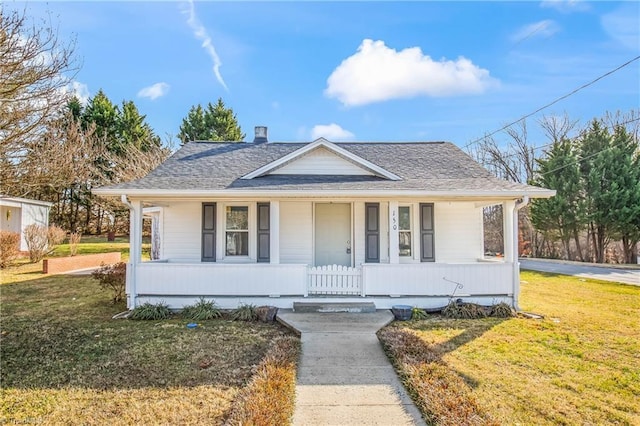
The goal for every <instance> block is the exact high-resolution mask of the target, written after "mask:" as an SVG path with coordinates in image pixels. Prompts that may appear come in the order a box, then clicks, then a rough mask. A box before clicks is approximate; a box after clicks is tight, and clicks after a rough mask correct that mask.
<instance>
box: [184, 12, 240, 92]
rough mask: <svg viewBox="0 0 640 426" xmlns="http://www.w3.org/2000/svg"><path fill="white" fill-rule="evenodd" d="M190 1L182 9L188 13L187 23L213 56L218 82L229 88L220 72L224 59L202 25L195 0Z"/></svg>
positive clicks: (226, 88)
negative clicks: (194, 3) (221, 59)
mask: <svg viewBox="0 0 640 426" xmlns="http://www.w3.org/2000/svg"><path fill="white" fill-rule="evenodd" d="M188 3H189V8H188V9H184V10H183V11H182V13H184V14H186V15H188V18H187V24H189V27H191V30H192V31H193V35H194V36H195V38H197V39H198V40H202V48H203V49H204V50H205V52H207V54H208V55H209V57H211V60H212V61H213V73H214V74H215V76H216V79H217V80H218V83H220V85H221V86H222V87H224V88H225V90H229V88H228V87H227V84H226V83H225V82H224V79H223V78H222V74H220V66H221V65H222V61H220V57H219V56H218V53H217V52H216V49H215V47H213V43H212V42H211V37H210V36H209V33H208V32H207V29H206V28H205V27H204V25H202V23H201V22H200V20H199V19H198V17H197V16H196V10H195V6H194V5H193V0H188Z"/></svg>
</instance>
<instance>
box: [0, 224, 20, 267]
mask: <svg viewBox="0 0 640 426" xmlns="http://www.w3.org/2000/svg"><path fill="white" fill-rule="evenodd" d="M18 253H20V234H18V233H17V232H9V231H0V268H6V267H7V266H9V265H10V264H11V262H12V261H13V259H15V258H16V257H18Z"/></svg>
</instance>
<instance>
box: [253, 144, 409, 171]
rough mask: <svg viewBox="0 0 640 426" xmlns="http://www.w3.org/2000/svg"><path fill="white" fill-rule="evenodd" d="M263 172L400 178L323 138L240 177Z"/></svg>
mask: <svg viewBox="0 0 640 426" xmlns="http://www.w3.org/2000/svg"><path fill="white" fill-rule="evenodd" d="M267 175H352V176H377V177H380V178H383V179H388V180H401V178H400V177H399V176H397V175H395V174H394V173H391V172H389V171H388V170H385V169H383V168H382V167H380V166H378V165H376V164H374V163H372V162H370V161H368V160H365V159H364V158H362V157H360V156H358V155H356V154H354V153H352V152H349V151H347V150H345V149H343V148H341V147H339V146H337V145H336V144H333V143H331V142H329V141H328V140H326V139H324V138H320V139H316V140H315V141H314V142H312V143H310V144H308V145H305V146H303V147H301V148H299V149H297V150H295V151H293V152H291V153H289V154H287V155H285V156H283V157H281V158H279V159H277V160H275V161H272V162H270V163H268V164H266V165H264V166H262V167H260V168H259V169H256V170H254V171H253V172H251V173H248V174H246V175H244V176H242V179H253V178H256V177H261V176H267Z"/></svg>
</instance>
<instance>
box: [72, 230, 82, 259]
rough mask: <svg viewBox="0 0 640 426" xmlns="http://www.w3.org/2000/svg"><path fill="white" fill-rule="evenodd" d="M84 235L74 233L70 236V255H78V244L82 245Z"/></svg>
mask: <svg viewBox="0 0 640 426" xmlns="http://www.w3.org/2000/svg"><path fill="white" fill-rule="evenodd" d="M80 239H82V234H81V233H80V232H72V233H71V234H69V254H70V255H71V256H75V255H76V254H78V244H80Z"/></svg>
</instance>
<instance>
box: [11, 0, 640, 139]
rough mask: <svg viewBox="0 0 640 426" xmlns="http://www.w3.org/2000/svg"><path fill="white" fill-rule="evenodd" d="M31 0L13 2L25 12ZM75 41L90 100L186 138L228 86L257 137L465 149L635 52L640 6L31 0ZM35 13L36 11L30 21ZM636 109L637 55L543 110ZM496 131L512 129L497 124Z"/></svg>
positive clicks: (229, 100) (230, 101)
mask: <svg viewBox="0 0 640 426" xmlns="http://www.w3.org/2000/svg"><path fill="white" fill-rule="evenodd" d="M24 5H25V3H10V4H9V5H8V7H17V8H22V7H25V6H24ZM26 10H27V14H28V15H29V16H32V17H34V18H35V19H36V20H37V19H40V18H42V17H47V16H50V17H51V19H52V22H53V23H54V24H55V25H57V26H58V28H59V33H60V35H61V36H62V37H63V38H65V39H67V38H70V37H75V38H76V39H77V48H76V53H77V55H78V57H79V59H80V60H81V61H82V68H81V69H80V71H79V72H78V73H77V75H76V76H75V87H76V89H77V90H78V93H79V94H81V95H82V96H84V97H86V96H93V95H95V93H96V92H97V91H98V90H99V89H100V88H102V89H103V90H104V91H105V92H106V94H107V95H108V96H109V97H110V98H111V100H112V101H114V102H117V103H120V102H121V101H122V100H124V99H126V100H134V101H135V102H136V104H137V105H138V107H139V109H140V110H141V112H142V113H143V114H146V115H147V120H148V122H149V123H150V124H151V126H152V127H153V128H154V130H155V131H156V133H158V134H159V135H160V136H162V137H163V139H164V138H165V137H166V135H176V134H177V133H178V129H179V125H180V123H181V121H182V118H183V117H185V116H186V114H187V112H188V110H189V108H190V107H191V106H192V105H194V104H198V103H201V104H206V103H207V102H212V103H213V102H215V101H216V100H217V99H218V97H222V98H223V100H224V102H225V103H226V104H227V106H230V107H231V108H233V110H234V111H235V112H236V114H237V116H238V119H239V121H240V124H241V126H242V128H243V131H244V132H245V133H246V134H247V140H251V139H252V138H253V127H254V126H256V125H266V126H268V127H269V139H270V140H272V141H308V140H312V139H314V138H316V137H318V136H325V137H327V138H328V139H329V140H356V141H369V140H372V141H384V140H390V141H418V140H448V141H452V142H454V143H456V144H458V145H460V146H463V145H465V144H468V143H469V142H470V141H473V140H475V139H477V138H479V137H481V136H482V135H484V134H486V133H489V132H492V131H494V130H496V129H498V128H500V127H502V126H503V125H504V124H506V123H508V122H511V121H513V120H515V119H518V118H519V117H521V116H523V115H525V114H528V113H530V112H532V111H534V110H536V109H538V108H539V107H541V106H543V105H545V104H547V103H549V102H551V101H553V100H554V99H557V98H559V97H560V96H562V95H565V94H567V93H568V92H570V91H572V90H573V89H575V88H577V87H579V86H581V85H583V84H585V83H588V82H589V81H591V80H593V79H595V78H596V77H598V76H600V75H602V74H604V73H606V72H608V71H610V70H612V69H614V68H616V67H617V66H619V65H621V64H623V63H625V62H627V61H629V60H631V59H633V58H635V57H637V56H638V55H640V40H639V35H638V32H639V28H640V3H638V2H613V1H612V2H582V1H575V0H571V1H542V2H480V1H475V2H430V1H425V2H407V3H398V2H393V3H385V2H352V3H349V2H313V3H310V2H177V3H176V2H50V3H40V2H32V3H26ZM36 22H37V21H36ZM638 108H640V60H636V61H634V62H633V63H632V64H630V65H629V66H626V67H624V68H623V69H621V70H619V71H617V72H616V73H614V74H612V75H610V76H609V77H606V78H604V79H602V80H601V81H599V82H597V83H595V84H593V85H591V86H590V87H588V88H586V89H583V90H581V91H580V92H578V93H576V94H575V95H572V96H571V97H569V98H567V99H565V100H563V101H561V102H559V103H557V104H556V105H554V106H552V107H550V108H548V109H546V110H544V111H543V112H542V113H539V114H536V115H535V116H533V117H532V118H531V119H530V120H529V123H528V124H529V128H530V138H531V141H532V142H533V143H534V144H535V145H541V144H543V143H546V140H544V138H543V136H542V135H541V133H540V132H539V131H537V127H538V126H536V124H535V120H536V119H540V118H541V117H542V114H543V113H544V114H546V115H562V114H564V113H566V114H568V115H569V116H570V117H571V118H572V119H576V120H581V122H582V123H584V122H586V121H588V120H590V119H591V118H593V117H600V116H602V115H603V114H604V113H605V112H607V111H612V112H613V111H617V110H620V111H629V110H631V109H638ZM496 137H497V138H498V139H505V140H506V139H507V138H506V137H504V136H502V135H497V136H496Z"/></svg>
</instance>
